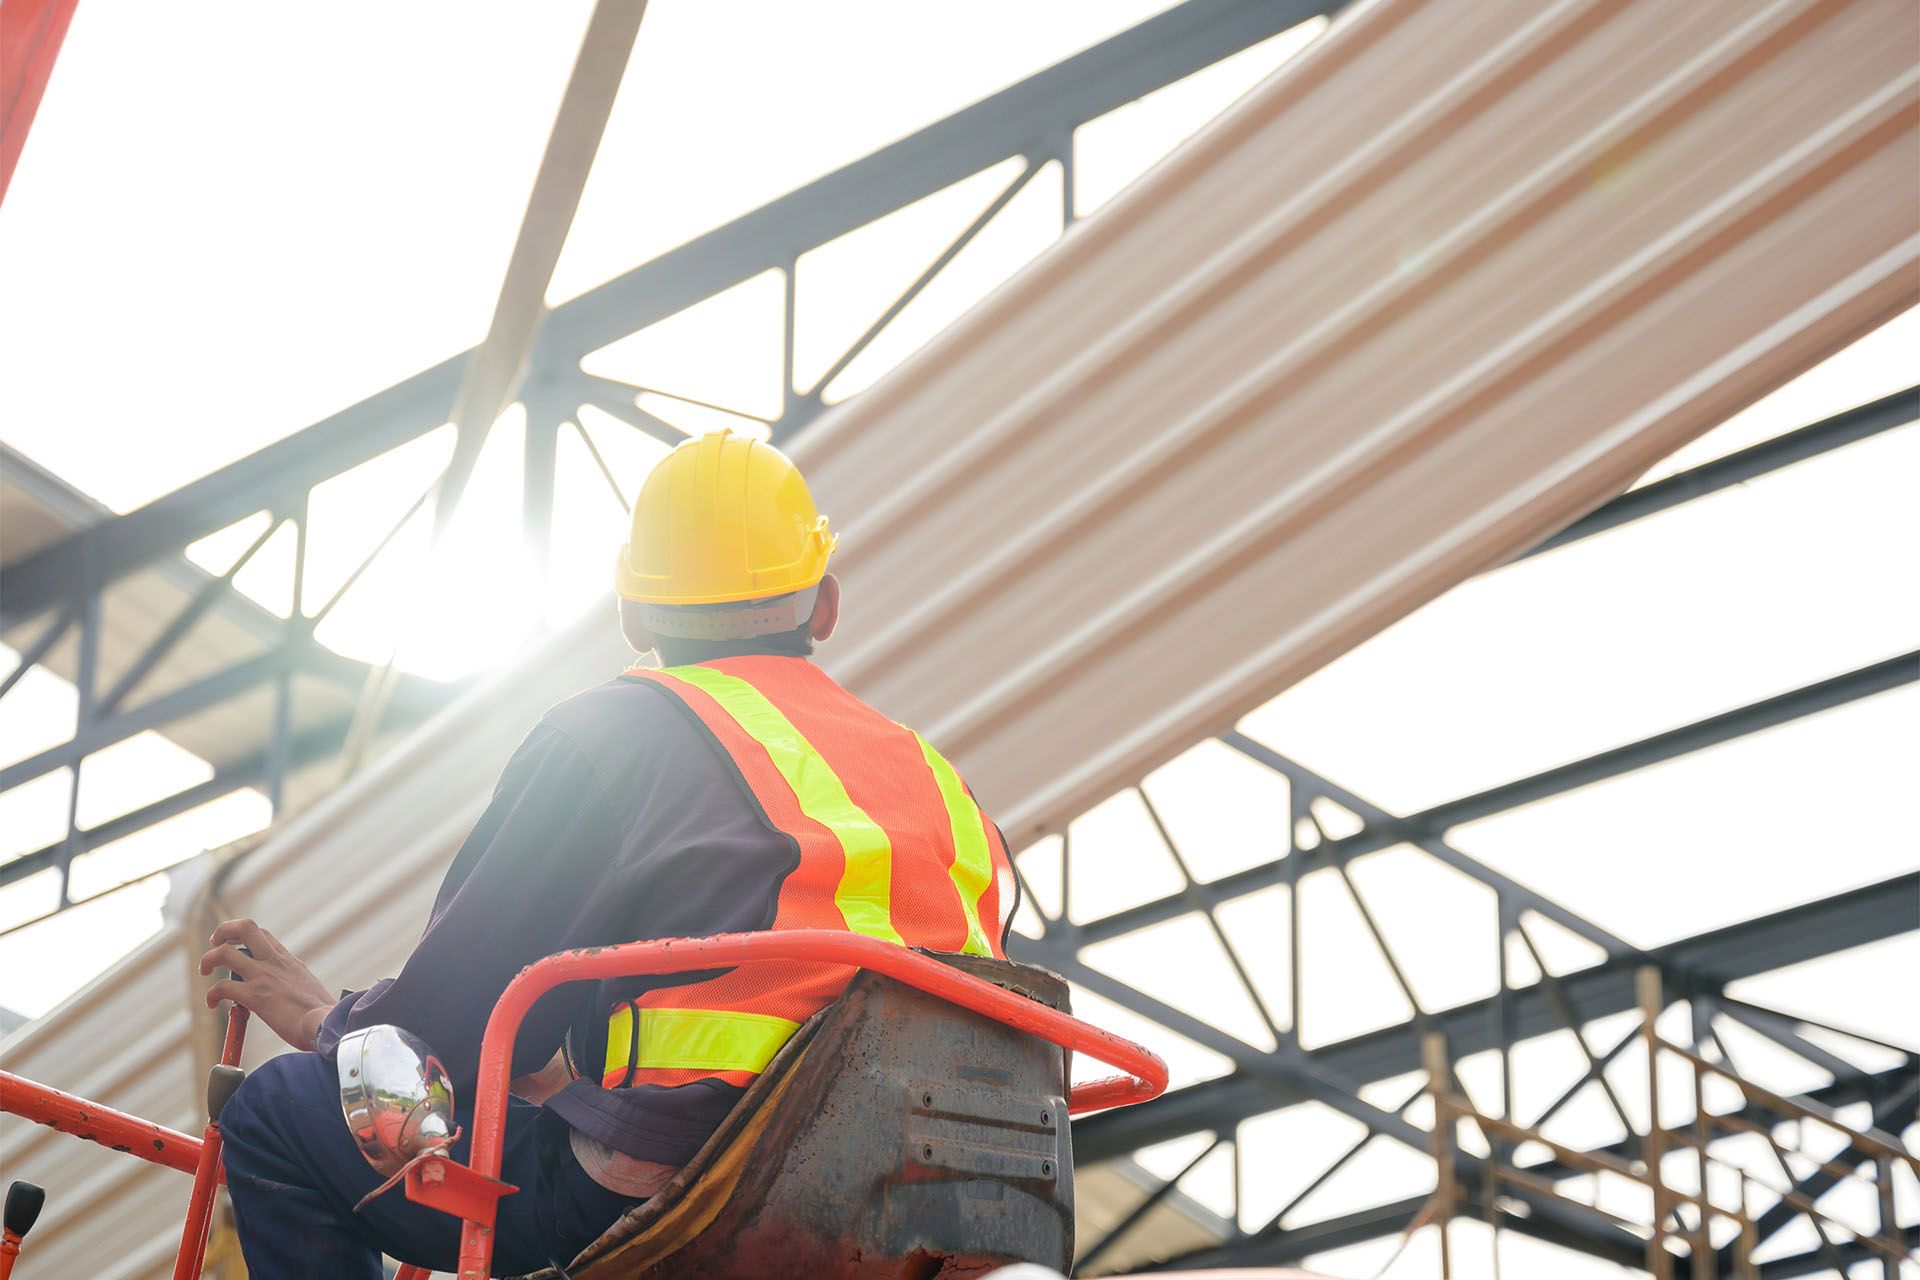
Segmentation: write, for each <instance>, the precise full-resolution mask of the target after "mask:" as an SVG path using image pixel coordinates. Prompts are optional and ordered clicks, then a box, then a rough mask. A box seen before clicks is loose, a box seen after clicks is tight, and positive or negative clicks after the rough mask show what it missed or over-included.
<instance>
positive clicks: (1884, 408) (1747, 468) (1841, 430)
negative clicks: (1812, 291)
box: [1519, 387, 1920, 560]
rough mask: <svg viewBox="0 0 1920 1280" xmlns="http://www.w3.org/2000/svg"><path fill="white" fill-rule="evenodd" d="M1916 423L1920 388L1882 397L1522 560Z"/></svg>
mask: <svg viewBox="0 0 1920 1280" xmlns="http://www.w3.org/2000/svg"><path fill="white" fill-rule="evenodd" d="M1915 418H1920V387H1908V388H1907V389H1906V390H1904V391H1896V392H1894V393H1893V394H1892V395H1890V396H1882V397H1881V398H1880V399H1878V400H1875V401H1872V402H1871V403H1868V404H1863V405H1861V406H1859V407H1858V408H1855V409H1848V410H1847V411H1846V412H1845V413H1836V414H1835V415H1833V416H1832V417H1831V418H1826V419H1823V420H1822V421H1819V422H1816V423H1814V424H1813V425H1812V426H1807V427H1801V428H1799V429H1798V430H1796V431H1789V432H1787V433H1786V434H1785V435H1783V436H1775V437H1774V438H1773V439H1771V440H1763V441H1762V442H1760V443H1759V444H1756V445H1752V446H1750V447H1749V448H1745V449H1741V450H1739V451H1738V452H1736V453H1730V454H1728V455H1727V456H1726V457H1724V458H1716V459H1715V460H1713V461H1712V462H1706V463H1702V464H1701V465H1700V466H1697V467H1693V468H1690V469H1689V470H1686V471H1682V472H1680V473H1679V474H1677V475H1671V476H1668V477H1667V478H1666V479H1664V480H1656V481H1654V482H1653V483H1652V484H1650V485H1647V486H1645V487H1643V488H1639V489H1633V490H1630V491H1628V492H1626V493H1623V494H1621V495H1620V496H1619V497H1617V498H1615V499H1614V500H1613V501H1612V502H1609V503H1607V505H1605V506H1604V507H1601V508H1599V509H1598V510H1596V511H1593V512H1590V513H1588V514H1587V515H1585V516H1583V517H1582V518H1580V519H1578V520H1575V521H1574V522H1573V523H1572V524H1570V525H1568V526H1567V527H1566V528H1564V529H1562V530H1561V531H1560V532H1559V533H1556V534H1554V535H1553V536H1552V537H1551V538H1548V539H1547V540H1546V541H1545V542H1542V543H1541V544H1540V545H1539V546H1537V547H1535V548H1533V550H1531V551H1529V552H1527V553H1526V555H1523V556H1520V557H1519V558H1520V559H1522V560H1525V559H1527V558H1529V557H1531V556H1537V555H1539V554H1541V553H1542V552H1544V551H1552V550H1553V549H1554V548H1556V547H1564V546H1566V545H1567V544H1568V543H1572V542H1580V541H1582V540H1584V539H1586V538H1591V537H1593V536H1594V535H1595V534H1597V533H1605V532H1607V530H1609V529H1618V528H1619V527H1620V526H1622V525H1627V524H1632V523H1633V522H1634V521H1636V520H1644V519H1646V518H1647V517H1648V516H1651V515H1658V514H1659V513H1660V512H1662V511H1669V510H1671V509H1673V508H1674V507H1677V506H1680V505H1681V504H1682V503H1687V502H1692V501H1693V500H1694V499H1695V498H1704V497H1706V496H1707V495H1708V494H1710V493H1718V492H1720V490H1722V489H1730V488H1732V487H1733V486H1734V485H1738V484H1745V483H1746V482H1747V481H1749V480H1757V479H1758V478H1760V477H1761V476H1764V475H1769V474H1771V473H1772V472H1775V471H1779V470H1782V469H1783V468H1786V467H1790V466H1792V465H1794V464H1795V463H1797V462H1805V461H1807V460H1808V459H1809V458H1817V457H1819V456H1820V455H1822V454H1825V453H1831V452H1832V451H1833V450H1835V449H1838V448H1841V447H1842V446H1844V445H1850V444H1853V443H1855V442H1856V441H1860V440H1867V439H1871V438H1872V437H1874V436H1877V435H1879V434H1881V433H1882V432H1885V431H1891V430H1893V429H1894V428H1895V427H1904V426H1906V425H1907V424H1908V423H1910V422H1912V421H1913V420H1914V419H1915Z"/></svg>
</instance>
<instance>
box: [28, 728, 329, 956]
mask: <svg viewBox="0 0 1920 1280" xmlns="http://www.w3.org/2000/svg"><path fill="white" fill-rule="evenodd" d="M348 723H349V721H348V719H347V718H340V719H337V720H334V721H332V722H329V723H327V724H323V725H321V726H319V727H318V728H314V729H309V730H307V731H306V732H305V733H302V734H299V735H298V736H296V737H294V738H293V739H292V740H291V741H290V742H289V743H288V746H287V753H286V765H287V769H288V771H289V772H291V771H293V770H295V769H299V768H302V767H304V766H306V765H310V764H313V763H315V762H316V761H320V760H324V759H326V758H327V757H328V756H331V755H333V754H334V753H335V752H337V751H338V750H339V749H340V743H341V741H342V740H343V739H344V738H345V737H346V733H347V725H348ZM273 762H274V753H273V748H272V746H271V744H269V746H268V747H267V749H265V750H263V751H260V752H257V753H256V754H254V755H252V756H249V757H247V758H246V759H244V760H237V761H234V762H232V763H231V764H227V765H223V766H221V767H220V768H218V769H215V770H214V774H213V776H212V777H211V778H208V779H207V780H206V781H204V782H197V783H195V784H193V785H192V786H190V787H186V788H184V789H182V790H180V791H176V792H174V793H173V794H172V795H170V796H166V797H164V798H162V799H159V800H155V801H154V802H153V803H151V804H147V805H142V806H141V807H140V808H138V809H133V810H130V811H128V812H126V813H123V814H120V815H118V816H117V817H112V818H108V819H107V820H106V821H105V822H102V823H100V824H99V825H98V826H93V827H87V828H84V829H82V830H81V831H79V832H77V833H76V839H75V840H74V841H73V842H72V843H71V845H70V844H69V842H68V841H67V840H65V839H60V840H56V841H55V842H53V843H52V844H49V845H46V846H44V847H42V848H39V849H36V850H34V851H33V852H31V853H24V854H21V855H20V856H19V857H17V858H12V859H10V860H8V861H6V862H3V863H0V886H5V885H9V884H13V883H14V882H16V881H19V880H24V879H26V878H27V877H28V876H31V875H33V874H35V873H36V872H40V871H44V870H46V869H47V868H49V867H59V866H63V865H65V864H66V863H67V862H69V861H71V860H72V859H73V858H75V857H77V856H79V855H80V854H83V853H86V852H88V851H89V850H93V849H98V848H102V847H104V846H106V845H109V844H112V843H113V842H114V841H116V840H121V839H124V838H126V837H127V836H130V835H133V834H135V833H137V832H140V831H145V830H146V829H147V828H148V827H151V826H154V825H155V824H157V823H161V822H165V821H166V820H167V819H169V818H176V817H178V816H180V815H181V814H183V813H186V812H187V811H188V810H191V809H197V808H199V807H200V806H201V805H203V804H207V803H210V802H211V801H214V800H218V799H220V798H221V797H222V796H227V795H231V794H232V793H233V792H235V791H240V790H243V789H245V788H247V787H257V786H261V785H263V784H264V783H266V782H267V781H268V779H269V777H270V775H271V772H272V767H273ZM13 927H14V928H19V927H22V926H17V925H16V926H13ZM11 931H12V930H11V929H9V930H8V932H11Z"/></svg>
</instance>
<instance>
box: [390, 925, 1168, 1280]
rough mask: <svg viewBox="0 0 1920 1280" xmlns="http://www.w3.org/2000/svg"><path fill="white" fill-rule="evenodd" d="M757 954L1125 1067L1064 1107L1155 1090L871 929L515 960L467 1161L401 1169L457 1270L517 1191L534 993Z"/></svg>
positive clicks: (1137, 1074)
mask: <svg viewBox="0 0 1920 1280" xmlns="http://www.w3.org/2000/svg"><path fill="white" fill-rule="evenodd" d="M766 960H799V961H804V962H807V963H810V964H843V965H849V966H851V967H853V968H857V969H871V970H873V971H874V972H875V973H884V974H886V975H887V976H888V977H889V978H892V979H894V980H895V981H897V982H903V983H905V984H906V985H908V986H910V987H917V988H919V989H920V990H922V991H925V992H927V993H928V994H929V995H934V996H938V997H940V998H941V999H942V1000H945V1001H947V1002H948V1003H950V1004H955V1005H959V1006H960V1007H961V1008H963V1009H971V1010H972V1011H973V1012H975V1013H978V1014H981V1015H982V1016H984V1017H988V1018H992V1019H993V1020H994V1021H995V1022H1001V1023H1005V1024H1006V1025H1007V1026H1010V1027H1013V1028H1015V1029H1017V1030H1020V1031H1024V1032H1027V1033H1028V1034H1029V1035H1035V1036H1039V1037H1040V1038H1041V1039H1043V1040H1046V1041H1049V1042H1051V1043H1053V1044H1057V1045H1059V1046H1060V1047H1062V1048H1064V1049H1071V1050H1072V1051H1073V1052H1075V1053H1084V1054H1086V1055H1088V1056H1089V1057H1092V1058H1096V1059H1098V1060H1099V1061H1101V1062H1104V1063H1106V1064H1107V1065H1108V1066H1112V1067H1118V1068H1120V1070H1122V1071H1124V1072H1126V1073H1127V1074H1126V1075H1122V1076H1112V1077H1107V1078H1104V1079H1100V1080H1092V1081H1089V1082H1087V1083H1086V1084H1083V1085H1080V1086H1078V1087H1077V1088H1075V1089H1074V1090H1073V1092H1072V1095H1071V1097H1070V1098H1069V1100H1068V1106H1067V1110H1068V1112H1069V1113H1070V1114H1073V1115H1080V1114H1082V1113H1084V1112H1088V1111H1100V1110H1104V1109H1106V1108H1108V1107H1123V1106H1129V1105H1131V1104H1133V1103H1136V1102H1145V1101H1147V1100H1148V1099H1149V1098H1155V1097H1158V1096H1159V1095H1160V1094H1161V1092H1163V1091H1164V1090H1165V1089H1166V1087H1167V1065H1166V1063H1164V1062H1162V1061H1161V1060H1160V1058H1159V1056H1158V1055H1157V1054H1155V1053H1154V1052H1153V1051H1152V1050H1150V1049H1146V1048H1144V1047H1142V1046H1141V1045H1137V1044H1135V1043H1133V1041H1131V1040H1127V1039H1123V1038H1122V1037H1120V1036H1117V1035H1114V1034H1113V1033H1112V1032H1110V1031H1102V1030H1101V1029H1100V1028H1099V1027H1096V1026H1093V1025H1091V1024H1089V1023H1085V1022H1082V1021H1080V1020H1079V1019H1078V1018H1075V1017H1072V1016H1070V1015H1068V1014H1064V1013H1061V1012H1060V1011H1059V1010H1057V1009H1050V1008H1048V1007H1047V1006H1046V1005H1043V1004H1040V1003H1039V1002H1037V1001H1034V1000H1030V999H1028V998H1027V997H1026V996H1023V995H1020V994H1018V993H1017V992H1012V991H1008V990H1006V989H1005V988H1002V987H996V986H994V985H993V984H992V983H991V982H986V981H983V980H982V979H980V978H975V977H973V976H971V975H969V974H965V973H961V972H960V971H959V970H958V969H954V968H951V967H949V966H947V965H945V964H942V963H941V962H940V961H939V960H936V959H934V958H933V957H931V956H926V955H922V954H920V953H919V952H916V951H909V950H908V949H906V948H905V947H901V946H897V945H895V944H893V943H889V942H882V941H880V940H879V939H878V938H867V937H862V936H861V935H859V934H854V933H843V932H841V931H839V930H836V929H787V930H780V931H778V932H772V933H730V934H719V935H717V936H715V937H711V938H669V939H665V940H663V941H659V942H632V943H627V944H625V945H623V946H617V947H593V948H589V949H587V950H584V951H563V952H561V953H559V954H558V955H552V956H548V957H547V958H546V959H544V960H541V961H538V962H536V963H534V964H531V965H528V966H527V967H526V968H525V969H522V970H521V971H520V973H519V975H518V976H517V977H515V978H514V980H513V981H512V982H510V983H508V984H507V989H506V990H505V991H504V992H502V993H501V996H500V1000H499V1002H498V1003H497V1004H495V1005H494V1007H493V1016H492V1017H490V1018H488V1019H487V1030H486V1035H485V1037H484V1038H483V1039H482V1041H481V1044H480V1074H479V1079H478V1082H477V1085H476V1088H477V1092H476V1093H475V1096H474V1103H473V1146H472V1150H471V1153H470V1155H469V1157H468V1159H469V1163H468V1164H466V1165H461V1164H457V1163H455V1162H454V1161H452V1160H448V1159H444V1158H440V1157H429V1158H427V1159H423V1160H416V1161H415V1162H414V1163H413V1164H412V1165H411V1166H409V1167H408V1169H407V1177H406V1189H407V1198H408V1199H410V1200H414V1201H417V1202H419V1203H422V1204H427V1205H430V1206H432V1207H434V1208H437V1209H440V1210H442V1211H443V1212H447V1213H451V1214H453V1215H454V1216H456V1217H458V1218H460V1219H462V1222H461V1229H460V1273H459V1274H460V1280H485V1277H486V1276H487V1275H488V1274H489V1272H490V1270H491V1268H492V1264H493V1222H494V1214H495V1211H496V1210H497V1208H498V1207H499V1204H498V1202H499V1200H500V1197H502V1196H505V1195H510V1194H511V1193H512V1192H513V1191H514V1190H516V1188H514V1187H510V1186H507V1185H506V1184H505V1183H502V1182H501V1181H500V1180H499V1178H500V1155H501V1149H502V1141H503V1137H504V1131H505V1128H506V1119H507V1087H508V1083H509V1081H510V1080H511V1078H512V1074H513V1042H514V1040H515V1038H516V1037H517V1036H518V1035H519V1034H520V1023H521V1021H522V1019H524V1018H525V1017H526V1016H527V1012H528V1011H529V1010H530V1009H532V1008H533V1005H534V1002H535V1001H537V1000H539V999H540V997H541V996H543V995H545V994H546V993H547V992H549V991H551V990H553V989H554V988H555V987H558V986H561V985H563V984H565V983H569V982H582V981H587V980H599V979H607V978H625V977H636V976H639V975H642V974H654V973H683V972H688V971H697V970H701V969H724V968H731V967H732V966H734V965H741V964H751V963H754V962H756V961H766Z"/></svg>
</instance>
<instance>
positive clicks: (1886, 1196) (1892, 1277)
mask: <svg viewBox="0 0 1920 1280" xmlns="http://www.w3.org/2000/svg"><path fill="white" fill-rule="evenodd" d="M1873 1184H1874V1190H1875V1191H1877V1192H1879V1193H1880V1234H1881V1235H1883V1236H1885V1237H1886V1239H1887V1243H1888V1244H1890V1245H1895V1246H1898V1245H1899V1244H1900V1219H1899V1218H1898V1216H1896V1215H1895V1213H1894V1207H1893V1158H1892V1157H1891V1156H1889V1155H1887V1153H1886V1152H1884V1151H1882V1152H1881V1153H1879V1154H1878V1155H1876V1156H1875V1157H1874V1159H1873ZM1880 1273H1881V1275H1882V1276H1883V1277H1884V1278H1885V1280H1900V1261H1899V1258H1898V1257H1897V1256H1896V1255H1895V1254H1894V1253H1892V1252H1888V1253H1885V1254H1882V1255H1881V1257H1880Z"/></svg>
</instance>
